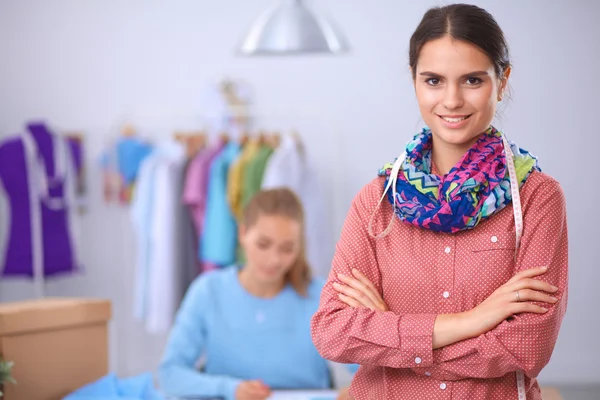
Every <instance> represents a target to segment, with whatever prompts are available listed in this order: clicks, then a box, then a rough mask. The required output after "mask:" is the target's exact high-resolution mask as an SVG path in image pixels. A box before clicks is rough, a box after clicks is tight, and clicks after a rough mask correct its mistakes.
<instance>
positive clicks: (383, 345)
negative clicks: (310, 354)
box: [311, 181, 436, 368]
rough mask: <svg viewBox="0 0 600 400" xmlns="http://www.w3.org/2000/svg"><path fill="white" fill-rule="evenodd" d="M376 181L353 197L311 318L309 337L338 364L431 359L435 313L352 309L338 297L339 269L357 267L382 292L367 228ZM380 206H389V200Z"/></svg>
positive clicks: (406, 364) (410, 363) (405, 364)
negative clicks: (319, 298) (317, 304)
mask: <svg viewBox="0 0 600 400" xmlns="http://www.w3.org/2000/svg"><path fill="white" fill-rule="evenodd" d="M377 183H378V182H377V181H375V182H373V183H371V184H369V185H367V186H365V187H364V188H363V189H362V190H361V191H360V192H359V193H358V195H357V196H356V197H355V198H354V200H353V202H352V205H351V208H350V211H349V213H348V215H347V217H346V221H345V223H344V227H343V229H342V234H341V237H340V239H339V241H338V244H337V246H336V252H335V256H334V259H333V266H332V269H331V272H330V275H329V279H328V281H327V283H326V285H325V287H324V288H323V291H322V292H321V301H320V306H319V309H318V311H317V312H316V313H315V314H314V316H313V318H312V323H311V332H312V337H313V341H314V343H315V346H316V348H317V350H318V351H319V353H320V354H321V355H322V356H323V357H324V358H326V359H329V360H331V361H335V362H341V363H356V364H361V365H378V366H385V367H392V368H411V367H415V366H429V365H432V364H433V351H432V347H433V346H432V337H433V325H434V323H435V318H436V315H435V314H406V315H398V314H396V313H394V312H392V311H387V312H381V311H372V310H369V309H365V308H352V307H349V306H347V305H346V304H345V303H343V302H342V301H340V300H339V298H338V293H337V292H336V291H335V290H334V288H333V283H334V282H338V283H341V281H339V280H338V278H337V276H338V274H344V275H347V276H350V275H351V274H352V269H353V268H356V269H358V270H359V271H361V272H362V273H363V274H365V275H366V276H367V278H368V279H369V280H370V281H371V282H373V284H374V285H375V286H376V287H377V289H378V290H379V291H380V293H381V275H380V272H379V265H378V262H377V257H376V249H375V244H374V240H373V239H372V238H371V236H370V235H369V233H368V230H367V227H368V224H369V218H370V217H371V213H373V212H374V211H375V207H376V206H377V202H378V200H379V197H380V196H381V193H382V192H381V191H382V189H383V188H382V187H381V186H379V185H377ZM381 207H390V205H389V203H387V202H386V203H385V204H382V205H381Z"/></svg>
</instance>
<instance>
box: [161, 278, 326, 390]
mask: <svg viewBox="0 0 600 400" xmlns="http://www.w3.org/2000/svg"><path fill="white" fill-rule="evenodd" d="M238 272H239V268H237V267H227V268H224V269H222V270H217V271H213V272H209V273H206V274H204V275H201V276H200V277H198V278H197V279H196V280H195V281H194V283H192V285H191V286H190V288H189V289H188V292H187V294H186V296H185V298H184V300H183V303H182V305H181V308H180V309H179V311H178V314H177V317H176V322H175V325H174V327H173V329H172V331H171V333H170V336H169V340H168V343H167V347H166V350H165V354H164V356H163V359H162V362H161V365H160V368H159V381H160V386H161V389H162V390H163V391H164V392H165V393H166V394H168V395H171V396H192V395H201V396H222V397H224V398H225V399H227V400H234V399H235V390H236V387H237V385H238V384H239V383H240V382H242V381H246V380H256V379H260V380H262V381H263V382H264V383H266V384H267V385H269V386H270V387H271V389H273V390H276V389H328V388H330V387H331V380H330V375H329V374H330V371H329V365H328V362H327V361H326V360H325V359H323V358H322V357H321V356H320V355H319V353H318V352H317V350H316V349H315V347H314V345H313V342H312V338H311V334H310V319H311V317H312V315H313V314H314V313H315V312H316V310H317V308H318V305H319V297H320V294H321V290H322V288H323V285H324V281H323V280H321V279H314V280H313V281H312V283H311V284H310V286H309V288H308V296H307V297H302V296H300V295H299V294H298V293H296V291H295V290H294V289H293V288H292V287H291V286H290V285H288V286H287V287H286V288H284V289H283V291H281V292H280V293H279V294H278V295H277V296H276V297H273V298H271V299H263V298H259V297H256V296H253V295H251V294H250V293H248V292H247V291H246V290H245V289H244V288H243V286H242V285H241V284H240V281H239V278H238ZM200 356H205V357H206V363H205V365H204V370H203V372H199V371H198V370H197V369H196V368H195V365H196V362H197V360H198V359H199V358H200Z"/></svg>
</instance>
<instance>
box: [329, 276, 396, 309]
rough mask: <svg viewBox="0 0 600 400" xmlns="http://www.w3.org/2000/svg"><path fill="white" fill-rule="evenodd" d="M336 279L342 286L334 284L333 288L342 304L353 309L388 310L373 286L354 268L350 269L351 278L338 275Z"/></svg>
mask: <svg viewBox="0 0 600 400" xmlns="http://www.w3.org/2000/svg"><path fill="white" fill-rule="evenodd" d="M337 277H338V279H339V280H340V281H341V282H342V283H343V284H339V283H337V282H336V283H334V284H333V288H334V289H335V290H336V291H337V292H338V298H339V299H340V300H341V301H342V302H344V303H346V304H347V305H349V306H350V307H354V308H361V307H362V308H369V309H371V310H379V311H388V310H389V309H388V306H387V304H385V301H383V298H382V297H381V295H380V294H379V291H378V290H377V288H376V287H375V285H373V283H372V282H371V281H370V280H369V279H368V278H367V277H366V276H365V275H364V274H363V273H362V272H360V271H359V270H357V269H356V268H353V269H352V275H351V276H347V275H343V274H338V276H337Z"/></svg>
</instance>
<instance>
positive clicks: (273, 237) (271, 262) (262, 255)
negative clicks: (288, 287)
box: [240, 215, 302, 284]
mask: <svg viewBox="0 0 600 400" xmlns="http://www.w3.org/2000/svg"><path fill="white" fill-rule="evenodd" d="M301 238H302V229H301V226H300V223H299V222H297V221H295V220H293V219H291V218H288V217H284V216H277V215H263V216H260V217H259V218H258V220H257V221H256V222H255V223H254V224H253V225H252V226H250V227H249V228H245V227H242V228H241V229H240V243H241V245H242V247H243V249H244V251H245V253H246V261H247V263H246V268H248V270H249V272H251V274H252V276H253V277H254V278H256V279H257V280H259V281H260V282H261V283H265V284H275V283H280V282H282V281H283V279H284V277H285V274H286V273H287V272H288V271H289V270H290V268H291V267H292V266H293V264H294V262H295V261H296V259H297V258H298V256H299V254H300V251H301V244H302V241H301Z"/></svg>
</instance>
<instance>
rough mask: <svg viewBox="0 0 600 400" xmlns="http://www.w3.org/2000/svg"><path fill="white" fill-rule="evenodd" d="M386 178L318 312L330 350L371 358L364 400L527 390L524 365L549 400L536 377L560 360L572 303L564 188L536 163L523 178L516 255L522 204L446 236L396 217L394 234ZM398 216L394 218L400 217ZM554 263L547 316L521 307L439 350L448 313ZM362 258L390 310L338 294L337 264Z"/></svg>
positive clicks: (322, 345)
mask: <svg viewBox="0 0 600 400" xmlns="http://www.w3.org/2000/svg"><path fill="white" fill-rule="evenodd" d="M382 190H383V178H377V179H375V180H373V181H372V182H371V183H369V184H368V185H366V186H365V187H364V188H363V189H362V190H361V191H360V193H359V194H358V195H357V196H356V198H355V199H354V201H353V203H352V206H351V209H350V211H349V214H348V216H347V218H346V222H345V224H344V228H343V231H342V235H341V238H340V240H339V242H338V244H337V248H336V254H335V257H334V260H333V267H332V270H331V273H330V276H329V279H328V281H327V284H326V285H325V287H324V289H323V292H322V294H321V303H320V307H319V310H318V311H317V312H316V313H315V315H314V316H313V319H312V326H311V331H312V337H313V341H314V343H315V346H316V347H317V349H318V350H319V352H320V354H321V355H322V356H323V357H325V358H327V359H330V360H333V361H337V362H342V363H357V364H361V368H360V369H359V371H358V372H357V373H356V375H355V377H354V380H353V382H352V385H351V388H350V393H351V396H352V397H353V399H356V400H363V399H364V400H373V399H386V400H387V399H402V400H422V399H428V400H436V399H440V400H441V399H461V400H462V399H490V400H495V399H518V398H519V397H518V393H517V374H516V371H523V372H524V374H525V392H526V399H527V400H540V399H541V394H540V388H539V385H538V383H537V380H536V377H537V375H538V374H539V372H540V371H541V370H542V368H543V367H544V366H545V365H547V363H548V362H549V361H550V357H551V354H552V351H553V349H554V344H555V342H556V339H557V336H558V332H559V329H560V325H561V323H562V319H563V316H564V313H565V311H566V307H567V277H568V272H567V268H568V238H567V222H566V205H565V198H564V194H563V192H562V189H561V187H560V185H559V184H558V182H556V181H555V180H554V179H552V178H551V177H549V176H547V175H545V174H543V173H539V172H535V173H533V174H532V175H531V176H530V177H529V179H528V181H527V182H526V184H525V185H524V186H523V187H522V188H521V202H522V206H523V213H524V220H523V237H522V239H521V245H520V248H519V251H518V254H517V257H516V260H515V247H516V244H515V242H516V237H515V222H514V217H513V210H512V206H509V207H506V208H505V209H504V210H502V211H501V212H500V213H498V214H497V215H495V216H494V217H492V218H491V219H489V220H487V221H485V222H482V223H481V224H480V225H479V226H478V227H477V228H475V229H473V230H470V231H463V232H460V233H457V234H453V235H452V234H439V233H435V232H431V231H427V230H422V229H418V228H414V227H412V226H409V225H407V224H402V223H401V222H400V221H399V220H397V219H396V220H395V221H394V224H393V229H392V231H391V233H390V234H389V235H387V236H385V237H383V238H381V239H373V238H371V237H370V236H369V234H368V232H367V226H368V222H369V218H370V216H371V214H372V213H374V212H375V215H374V222H373V233H374V234H375V235H377V234H379V233H380V232H382V231H383V230H384V229H385V227H386V226H387V224H388V222H389V221H390V217H392V208H391V205H390V204H389V203H387V202H384V203H382V205H381V206H380V207H379V209H378V210H376V211H375V209H376V206H377V203H378V201H379V198H380V197H381V194H382ZM394 218H395V217H394ZM541 266H548V272H547V273H546V274H544V275H542V276H540V277H538V278H536V279H542V280H544V281H547V282H550V283H551V284H553V285H555V286H558V287H559V291H558V293H556V296H558V297H559V299H560V301H559V302H557V303H556V304H554V305H549V304H544V306H546V307H547V308H549V311H548V312H547V313H546V314H543V315H539V314H521V315H518V316H516V317H515V318H513V319H511V320H510V321H504V322H503V323H501V324H500V325H498V326H497V327H496V328H494V329H493V330H491V331H489V332H487V333H486V334H484V335H481V336H479V337H477V338H473V339H468V340H464V341H461V342H458V343H455V344H452V345H449V346H446V347H444V348H441V349H437V350H432V335H433V325H434V322H435V318H436V316H437V315H438V314H449V313H459V312H463V311H467V310H470V309H472V308H474V307H476V306H477V305H478V304H480V303H481V302H482V301H483V300H485V299H486V298H487V297H488V296H489V295H490V294H491V293H492V292H493V291H494V290H495V289H497V288H498V287H499V286H501V285H503V284H504V283H506V281H508V280H509V279H510V278H511V277H512V276H513V275H514V274H515V273H516V272H518V271H520V270H524V269H528V268H534V267H541ZM352 268H357V269H359V270H360V271H361V272H363V273H364V274H365V275H366V276H367V277H368V278H369V279H370V280H371V282H373V283H374V284H375V286H376V287H377V289H378V290H379V291H380V293H382V295H383V297H384V300H385V301H386V303H387V304H388V307H389V308H390V311H389V312H379V311H371V310H367V309H354V308H351V307H348V306H346V305H345V304H344V303H342V302H340V301H339V300H338V298H337V292H336V291H335V290H334V289H333V286H332V285H333V283H334V282H339V281H338V279H337V274H338V273H343V274H346V275H349V274H351V269H352Z"/></svg>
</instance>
